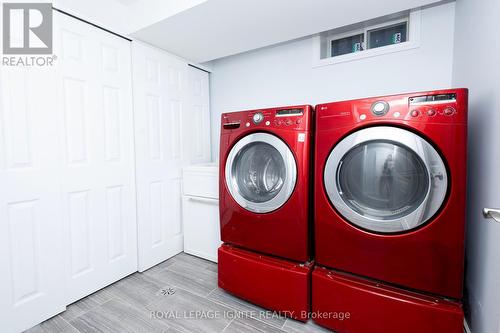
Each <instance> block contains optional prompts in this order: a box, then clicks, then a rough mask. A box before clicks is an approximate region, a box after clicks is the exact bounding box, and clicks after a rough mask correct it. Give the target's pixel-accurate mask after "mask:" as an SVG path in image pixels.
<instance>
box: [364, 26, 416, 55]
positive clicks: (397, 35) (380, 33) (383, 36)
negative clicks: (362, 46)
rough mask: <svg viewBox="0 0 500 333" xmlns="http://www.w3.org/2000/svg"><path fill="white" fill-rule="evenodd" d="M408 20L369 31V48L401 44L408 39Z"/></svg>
mask: <svg viewBox="0 0 500 333" xmlns="http://www.w3.org/2000/svg"><path fill="white" fill-rule="evenodd" d="M407 30H408V27H407V22H403V23H399V24H395V25H392V26H388V27H383V28H379V29H374V30H370V31H368V48H369V49H374V48H377V47H381V46H386V45H392V44H399V43H403V42H406V40H407Z"/></svg>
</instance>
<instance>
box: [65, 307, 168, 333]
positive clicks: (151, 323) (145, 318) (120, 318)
mask: <svg viewBox="0 0 500 333" xmlns="http://www.w3.org/2000/svg"><path fill="white" fill-rule="evenodd" d="M71 324H72V325H73V326H74V327H76V328H77V329H78V330H79V331H80V332H106V333H108V332H109V333H113V332H116V333H122V332H123V333H125V332H165V331H167V330H168V329H169V328H170V327H169V326H168V325H167V323H165V322H162V321H158V320H154V319H152V318H150V317H149V314H148V313H147V311H146V310H142V311H141V310H139V309H137V308H135V307H133V306H131V305H129V304H126V303H124V302H122V301H119V300H111V301H109V302H107V303H104V304H103V305H100V306H99V307H98V308H96V309H94V310H92V311H89V312H87V313H86V314H84V315H82V316H80V317H78V318H75V319H73V320H72V321H71Z"/></svg>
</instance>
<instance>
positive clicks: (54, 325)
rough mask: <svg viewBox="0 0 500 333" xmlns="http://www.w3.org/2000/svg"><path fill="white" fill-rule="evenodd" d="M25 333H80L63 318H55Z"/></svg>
mask: <svg viewBox="0 0 500 333" xmlns="http://www.w3.org/2000/svg"><path fill="white" fill-rule="evenodd" d="M25 333H78V330H77V329H76V328H74V327H73V326H71V325H70V324H69V323H68V322H67V321H66V320H65V319H64V318H63V317H61V316H55V317H52V318H50V319H48V320H46V321H44V322H43V323H41V324H39V325H37V326H35V327H33V328H30V329H29V330H27V331H25Z"/></svg>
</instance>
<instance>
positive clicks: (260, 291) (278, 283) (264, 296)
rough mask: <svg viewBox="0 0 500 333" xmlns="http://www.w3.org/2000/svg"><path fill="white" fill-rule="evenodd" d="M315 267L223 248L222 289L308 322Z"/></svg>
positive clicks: (221, 264)
mask: <svg viewBox="0 0 500 333" xmlns="http://www.w3.org/2000/svg"><path fill="white" fill-rule="evenodd" d="M312 267H313V264H312V263H307V264H300V263H295V262H292V261H288V260H283V259H277V258H273V257H268V256H264V255H261V254H257V253H253V252H250V251H246V250H242V249H239V248H235V247H232V246H229V245H226V244H224V245H222V246H221V247H220V248H219V269H218V270H219V287H221V288H222V289H224V290H226V291H228V292H230V293H231V294H234V295H235V296H238V297H240V298H242V299H244V300H247V301H249V302H251V303H254V304H257V305H259V306H262V307H264V308H266V309H269V310H273V311H279V312H281V314H283V315H286V316H288V317H291V318H294V319H297V320H302V321H306V320H307V318H308V314H309V309H310V285H311V284H310V283H311V272H312Z"/></svg>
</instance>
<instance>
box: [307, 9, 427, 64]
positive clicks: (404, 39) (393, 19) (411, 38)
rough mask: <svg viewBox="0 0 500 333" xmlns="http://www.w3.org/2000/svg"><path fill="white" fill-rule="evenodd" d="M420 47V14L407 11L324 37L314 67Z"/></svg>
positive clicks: (318, 39)
mask: <svg viewBox="0 0 500 333" xmlns="http://www.w3.org/2000/svg"><path fill="white" fill-rule="evenodd" d="M419 43H420V10H414V11H407V12H405V13H399V14H396V15H391V16H386V17H382V18H378V19H374V20H370V21H367V22H363V23H359V24H355V25H352V26H348V27H343V28H339V29H335V30H331V31H327V32H324V33H321V34H320V35H319V36H317V37H315V48H316V51H315V60H314V62H315V63H314V65H315V66H323V65H329V64H334V63H338V62H344V61H351V60H356V59H362V58H366V57H371V56H376V55H381V54H385V53H390V52H396V51H401V50H405V49H412V48H416V47H418V46H419Z"/></svg>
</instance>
